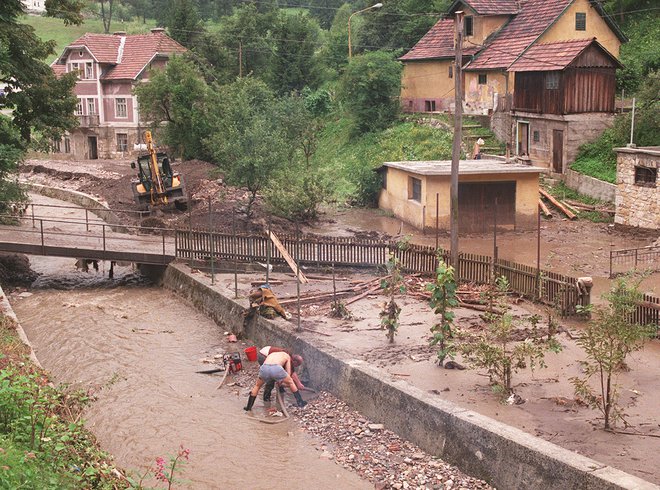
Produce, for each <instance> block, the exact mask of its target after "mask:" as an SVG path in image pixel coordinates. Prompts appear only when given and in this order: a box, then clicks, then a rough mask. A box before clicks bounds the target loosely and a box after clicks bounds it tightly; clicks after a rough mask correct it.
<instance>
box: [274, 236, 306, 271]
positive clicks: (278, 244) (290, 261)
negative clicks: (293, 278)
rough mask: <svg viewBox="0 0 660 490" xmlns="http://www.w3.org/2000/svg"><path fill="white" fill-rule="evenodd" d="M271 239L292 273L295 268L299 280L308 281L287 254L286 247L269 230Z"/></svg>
mask: <svg viewBox="0 0 660 490" xmlns="http://www.w3.org/2000/svg"><path fill="white" fill-rule="evenodd" d="M269 238H270V239H271V241H272V242H273V244H274V245H275V247H277V250H279V251H280V253H281V254H282V257H284V260H286V263H287V264H289V267H291V270H292V271H293V273H294V274H295V273H296V269H298V275H299V280H300V282H301V283H303V284H307V283H309V279H307V278H306V277H305V274H303V272H302V271H301V270H299V267H298V266H297V264H296V262H295V261H294V260H293V258H292V257H291V255H289V252H287V250H286V248H284V245H282V242H280V239H279V238H277V237H276V236H275V233H273V232H272V231H271V232H270V237H269Z"/></svg>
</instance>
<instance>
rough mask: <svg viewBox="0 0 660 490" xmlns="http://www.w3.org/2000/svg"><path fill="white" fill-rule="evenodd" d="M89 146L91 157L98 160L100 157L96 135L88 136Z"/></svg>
mask: <svg viewBox="0 0 660 490" xmlns="http://www.w3.org/2000/svg"><path fill="white" fill-rule="evenodd" d="M87 146H88V148H89V159H90V160H97V159H98V157H99V149H98V144H97V140H96V136H88V137H87Z"/></svg>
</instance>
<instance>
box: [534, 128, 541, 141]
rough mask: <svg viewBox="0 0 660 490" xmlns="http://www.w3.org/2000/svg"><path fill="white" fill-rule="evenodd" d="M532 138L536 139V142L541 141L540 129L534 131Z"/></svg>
mask: <svg viewBox="0 0 660 490" xmlns="http://www.w3.org/2000/svg"><path fill="white" fill-rule="evenodd" d="M532 139H533V140H534V143H538V142H539V141H541V133H540V132H538V131H534V132H533V133H532Z"/></svg>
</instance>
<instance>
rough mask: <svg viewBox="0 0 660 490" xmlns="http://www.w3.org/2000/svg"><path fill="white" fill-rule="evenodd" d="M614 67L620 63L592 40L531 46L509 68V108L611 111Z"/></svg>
mask: <svg viewBox="0 0 660 490" xmlns="http://www.w3.org/2000/svg"><path fill="white" fill-rule="evenodd" d="M617 68H621V63H619V61H618V60H617V59H616V58H615V57H614V56H612V55H611V54H610V53H609V52H608V51H607V50H606V49H605V48H604V47H603V46H601V45H600V44H599V43H598V41H596V40H595V38H594V39H582V40H571V41H562V42H555V43H547V44H537V45H533V46H532V47H530V48H529V49H528V50H527V51H526V52H525V53H524V54H523V55H522V56H521V57H520V58H519V59H518V60H517V61H516V62H515V63H514V64H513V65H511V67H510V68H509V71H510V72H514V73H515V87H516V88H515V92H514V97H513V109H514V110H520V111H525V112H535V113H544V114H559V115H564V114H579V113H584V112H614V98H615V91H616V70H617Z"/></svg>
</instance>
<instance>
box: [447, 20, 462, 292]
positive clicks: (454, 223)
mask: <svg viewBox="0 0 660 490" xmlns="http://www.w3.org/2000/svg"><path fill="white" fill-rule="evenodd" d="M454 28H455V36H456V46H455V48H456V58H455V59H454V92H455V94H454V95H455V98H454V105H455V108H454V144H453V145H452V152H451V180H450V182H451V185H450V190H449V214H450V219H451V221H450V228H451V232H450V245H449V246H450V247H451V257H450V259H451V265H452V267H453V268H454V273H455V274H456V279H457V280H458V279H460V278H459V276H458V164H459V160H460V158H461V139H462V136H463V135H462V130H463V73H462V70H461V68H462V64H463V12H462V11H460V10H459V11H458V12H456V19H455V22H454Z"/></svg>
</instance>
